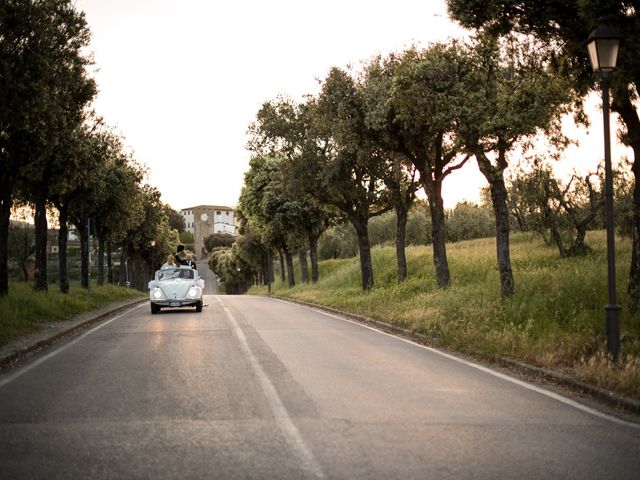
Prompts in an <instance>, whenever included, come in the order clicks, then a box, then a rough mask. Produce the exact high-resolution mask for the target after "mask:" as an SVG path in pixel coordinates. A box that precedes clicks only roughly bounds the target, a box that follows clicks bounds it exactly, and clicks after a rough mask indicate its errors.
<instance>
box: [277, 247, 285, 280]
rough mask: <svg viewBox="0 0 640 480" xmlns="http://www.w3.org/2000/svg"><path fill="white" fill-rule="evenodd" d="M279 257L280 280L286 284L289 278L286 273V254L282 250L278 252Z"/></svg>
mask: <svg viewBox="0 0 640 480" xmlns="http://www.w3.org/2000/svg"><path fill="white" fill-rule="evenodd" d="M278 256H279V257H280V280H281V281H282V282H283V283H284V281H285V280H286V279H287V278H286V276H285V273H284V253H282V250H278Z"/></svg>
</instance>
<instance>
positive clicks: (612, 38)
mask: <svg viewBox="0 0 640 480" xmlns="http://www.w3.org/2000/svg"><path fill="white" fill-rule="evenodd" d="M620 39H621V37H620V34H618V32H617V31H616V30H615V29H614V28H613V27H610V26H609V25H605V24H600V25H598V27H597V28H596V29H595V30H594V31H593V32H591V34H590V35H589V38H588V39H587V49H588V51H589V59H590V60H591V66H592V67H593V71H594V72H596V73H598V74H600V77H601V78H602V82H601V86H602V115H603V120H604V172H605V173H604V174H605V211H606V221H607V265H608V289H609V298H608V304H607V305H606V306H605V311H606V330H607V346H608V349H609V353H610V354H611V357H612V358H613V361H616V360H617V358H618V350H619V349H620V305H618V303H617V300H616V252H615V238H614V233H615V232H614V225H613V173H612V170H611V138H610V126H609V75H610V74H611V72H612V71H613V69H614V68H616V59H617V57H618V47H619V46H620Z"/></svg>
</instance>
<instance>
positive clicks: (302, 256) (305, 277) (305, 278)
mask: <svg viewBox="0 0 640 480" xmlns="http://www.w3.org/2000/svg"><path fill="white" fill-rule="evenodd" d="M298 260H299V261H300V277H301V279H302V283H309V264H308V263H307V251H306V250H299V251H298Z"/></svg>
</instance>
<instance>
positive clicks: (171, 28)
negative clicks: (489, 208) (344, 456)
mask: <svg viewBox="0 0 640 480" xmlns="http://www.w3.org/2000/svg"><path fill="white" fill-rule="evenodd" d="M76 7H77V9H79V10H82V11H84V12H85V14H86V19H87V22H88V24H89V27H90V29H91V32H92V41H91V45H90V50H91V51H92V52H93V57H94V62H95V65H94V72H93V76H94V78H95V79H96V81H97V83H98V89H99V93H98V96H97V98H96V100H95V102H94V108H95V110H96V111H97V113H98V114H100V115H102V116H103V117H104V118H105V120H106V121H107V123H109V124H110V125H112V126H114V128H115V129H116V131H117V132H119V133H120V134H121V135H123V136H124V138H125V143H126V145H127V146H128V147H129V148H131V149H132V150H133V152H134V156H135V158H136V159H137V160H138V162H140V163H141V164H143V165H145V166H146V167H147V168H148V169H149V176H148V182H149V183H150V184H151V185H153V186H155V187H156V188H157V189H158V190H159V191H160V192H161V193H162V201H163V202H165V203H168V204H169V205H171V207H172V208H174V209H176V210H180V209H184V208H187V207H192V206H196V205H202V204H208V205H226V206H230V207H233V206H235V205H236V204H237V201H238V197H239V194H240V189H241V188H242V183H243V175H244V172H245V171H246V170H247V169H248V164H249V157H250V154H249V152H248V151H247V150H246V149H245V145H246V142H247V140H248V137H247V134H246V132H247V128H248V126H249V125H250V123H251V122H253V121H254V119H255V116H256V114H257V112H258V110H259V109H260V106H261V105H262V104H263V103H264V102H266V101H269V100H272V99H274V98H276V97H277V96H278V95H286V96H288V97H291V98H293V99H295V100H299V99H301V98H302V96H303V95H305V94H315V93H317V92H318V90H319V86H318V80H320V79H323V78H324V77H325V76H326V74H327V73H328V71H329V69H330V68H331V67H333V66H337V67H346V66H348V65H354V66H356V65H358V64H359V63H360V62H361V61H366V60H368V59H370V58H371V57H373V56H375V55H377V54H383V55H385V54H388V53H391V52H397V51H402V50H403V49H404V48H406V47H408V46H411V45H413V44H415V45H419V46H421V47H427V46H428V45H429V44H430V43H432V42H435V41H444V40H446V39H447V38H449V37H461V36H465V35H467V34H468V32H465V31H464V30H463V29H461V28H460V27H459V26H457V25H456V24H455V23H454V22H452V21H451V20H450V19H449V18H448V16H447V12H446V6H445V2H444V0H430V1H427V0H394V1H393V2H391V1H388V0H386V1H384V0H323V1H321V2H319V1H313V2H311V1H308V0H263V1H259V0H235V1H225V2H216V1H213V0H109V1H105V0H77V1H76ZM596 100H597V99H595V100H594V101H592V102H591V103H592V110H593V113H594V115H593V116H594V121H593V125H592V129H591V132H590V133H585V132H582V133H576V135H577V136H579V137H580V138H581V147H580V148H573V149H572V150H570V151H569V152H568V157H569V159H568V161H566V162H563V165H562V167H561V168H560V170H561V171H562V172H565V171H566V172H568V171H570V170H571V168H573V167H576V168H579V169H582V170H584V169H590V168H591V166H592V165H593V164H594V163H595V161H597V160H598V159H599V158H602V153H601V152H602V151H603V146H602V121H601V119H600V118H599V117H598V112H597V106H596V105H597V101H596ZM612 125H613V123H612ZM598 127H599V129H598ZM569 128H571V127H569ZM613 133H615V132H613ZM614 143H615V142H614ZM623 153H624V152H623V151H622V150H621V149H620V147H619V146H618V145H615V144H614V153H613V157H614V159H615V158H617V157H618V156H620V155H622V154H623ZM484 185H485V180H484V178H483V177H482V176H481V174H480V173H479V172H478V169H477V166H476V164H475V162H470V163H469V164H468V165H466V166H465V167H464V168H463V169H461V170H460V171H458V172H456V173H454V174H453V175H452V176H451V177H449V178H448V179H447V180H445V182H444V188H443V197H444V201H445V206H446V207H447V208H452V207H453V206H455V204H456V203H457V202H459V201H461V200H469V201H476V202H477V201H478V200H479V190H480V188H481V187H483V186H484Z"/></svg>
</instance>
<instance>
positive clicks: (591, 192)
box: [509, 162, 604, 257]
mask: <svg viewBox="0 0 640 480" xmlns="http://www.w3.org/2000/svg"><path fill="white" fill-rule="evenodd" d="M594 177H595V178H597V174H595V173H590V174H588V175H586V176H585V177H579V176H578V175H576V174H574V175H572V176H571V178H570V180H569V182H567V184H566V185H563V184H562V182H560V181H559V180H557V179H556V178H554V177H553V172H552V171H551V168H550V167H549V166H548V165H545V164H544V163H541V162H538V163H536V164H534V167H533V169H532V170H531V172H528V173H521V174H520V175H518V176H516V177H515V178H514V179H513V180H512V181H511V182H510V185H509V197H510V204H511V205H512V209H515V210H516V211H517V212H518V215H519V217H520V218H521V220H520V221H521V222H522V223H523V224H525V225H527V227H528V228H529V229H531V230H533V231H535V232H537V233H538V234H540V235H541V236H542V237H543V239H544V240H545V242H546V243H547V244H549V245H555V246H556V247H557V248H558V250H559V252H560V255H561V256H563V257H572V256H576V255H582V254H584V253H586V252H588V251H589V250H590V248H589V246H588V245H587V244H586V243H585V236H586V233H587V229H588V228H589V227H590V226H591V225H592V224H593V223H594V221H595V220H596V219H597V216H598V213H599V211H600V210H601V208H602V206H603V205H604V198H603V195H602V192H600V191H599V190H598V189H597V187H596V186H595V185H594V183H593V178H594ZM598 183H599V184H601V182H600V181H599V180H598Z"/></svg>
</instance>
